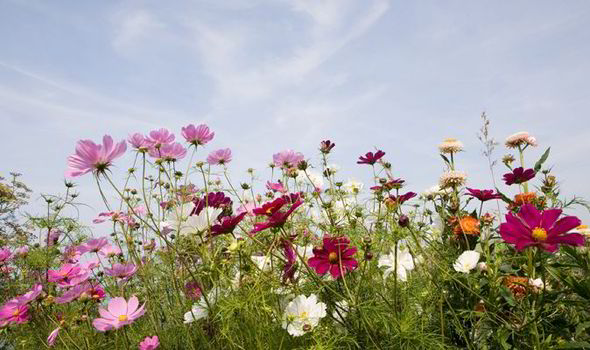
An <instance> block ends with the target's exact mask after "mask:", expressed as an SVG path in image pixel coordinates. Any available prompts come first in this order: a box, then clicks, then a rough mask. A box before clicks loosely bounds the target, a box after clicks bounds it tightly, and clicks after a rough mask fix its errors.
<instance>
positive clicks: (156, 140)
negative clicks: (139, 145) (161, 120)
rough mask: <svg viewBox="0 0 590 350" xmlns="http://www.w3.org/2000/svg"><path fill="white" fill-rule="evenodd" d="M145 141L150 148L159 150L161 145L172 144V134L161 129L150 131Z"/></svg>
mask: <svg viewBox="0 0 590 350" xmlns="http://www.w3.org/2000/svg"><path fill="white" fill-rule="evenodd" d="M146 140H147V142H148V143H149V144H150V148H152V147H153V148H160V147H162V145H165V144H167V143H171V142H173V141H174V134H173V133H171V132H170V130H168V129H165V128H161V129H158V130H152V131H150V134H149V136H148V137H146Z"/></svg>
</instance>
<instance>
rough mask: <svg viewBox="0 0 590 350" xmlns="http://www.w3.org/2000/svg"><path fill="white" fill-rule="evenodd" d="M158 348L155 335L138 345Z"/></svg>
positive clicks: (141, 348)
mask: <svg viewBox="0 0 590 350" xmlns="http://www.w3.org/2000/svg"><path fill="white" fill-rule="evenodd" d="M183 129H184V128H183ZM159 346H160V339H158V336H157V335H154V336H153V337H145V339H143V341H142V342H141V343H139V350H155V349H157V348H158V347H159Z"/></svg>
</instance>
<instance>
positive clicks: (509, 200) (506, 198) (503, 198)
mask: <svg viewBox="0 0 590 350" xmlns="http://www.w3.org/2000/svg"><path fill="white" fill-rule="evenodd" d="M496 192H497V193H498V194H499V195H500V196H501V197H502V200H503V201H504V202H506V203H508V204H514V202H513V201H512V199H510V198H508V197H506V195H504V193H502V192H500V190H499V189H498V187H496Z"/></svg>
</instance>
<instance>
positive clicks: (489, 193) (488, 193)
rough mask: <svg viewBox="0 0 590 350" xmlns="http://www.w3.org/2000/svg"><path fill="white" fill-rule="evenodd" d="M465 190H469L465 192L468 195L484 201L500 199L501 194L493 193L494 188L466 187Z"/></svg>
mask: <svg viewBox="0 0 590 350" xmlns="http://www.w3.org/2000/svg"><path fill="white" fill-rule="evenodd" d="M467 191H468V192H469V193H467V195H468V196H472V197H475V198H477V199H479V200H480V201H482V202H486V201H489V200H491V199H501V198H502V195H500V194H499V193H494V190H476V189H473V188H469V187H467Z"/></svg>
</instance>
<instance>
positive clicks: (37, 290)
mask: <svg viewBox="0 0 590 350" xmlns="http://www.w3.org/2000/svg"><path fill="white" fill-rule="evenodd" d="M42 292H43V286H42V285H41V284H35V285H34V286H33V288H32V289H31V290H30V291H28V292H26V293H25V294H23V295H21V296H18V297H16V300H18V302H19V303H21V304H28V303H30V302H31V301H33V300H35V299H37V298H38V297H39V295H41V293H42Z"/></svg>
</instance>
